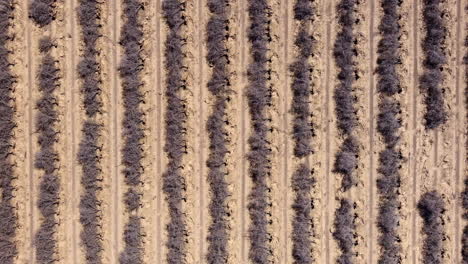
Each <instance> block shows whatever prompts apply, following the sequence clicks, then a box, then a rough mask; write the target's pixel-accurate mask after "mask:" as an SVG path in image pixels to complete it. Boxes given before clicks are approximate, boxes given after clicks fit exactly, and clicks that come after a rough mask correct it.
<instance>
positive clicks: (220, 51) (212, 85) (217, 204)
mask: <svg viewBox="0 0 468 264" xmlns="http://www.w3.org/2000/svg"><path fill="white" fill-rule="evenodd" d="M208 8H209V10H210V13H211V16H210V19H209V20H208V24H207V28H206V34H207V39H206V44H207V61H208V64H209V65H210V67H211V70H212V74H211V78H210V80H209V81H208V90H209V91H210V92H211V94H212V95H213V96H214V105H213V106H212V110H211V111H212V112H211V114H210V116H209V117H208V122H207V125H206V129H207V131H208V136H209V141H210V142H209V149H210V154H209V156H208V160H207V162H206V165H207V167H208V170H209V171H208V182H209V184H210V192H211V193H210V194H211V195H210V197H211V199H210V204H209V211H210V216H211V219H212V220H211V223H210V226H209V228H208V237H207V239H208V242H209V245H208V253H207V256H206V259H207V261H208V263H227V262H228V257H229V252H228V238H229V233H228V232H229V229H230V227H229V216H230V209H229V207H228V204H227V202H228V201H227V199H228V197H229V196H230V195H231V193H230V192H229V190H228V182H227V180H226V176H227V173H228V172H227V167H226V165H227V163H226V162H227V161H226V155H227V154H228V152H229V151H228V149H227V145H228V144H229V138H228V134H227V131H226V128H225V126H226V125H228V124H229V120H228V117H227V115H226V105H227V103H228V101H229V100H230V96H231V94H232V90H231V85H230V77H229V75H230V73H229V68H228V66H229V64H230V59H229V51H228V49H227V44H226V41H227V40H228V38H229V32H228V31H229V17H228V14H229V9H230V4H229V1H227V0H209V1H208Z"/></svg>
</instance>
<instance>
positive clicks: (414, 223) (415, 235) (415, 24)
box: [411, 0, 419, 264]
mask: <svg viewBox="0 0 468 264" xmlns="http://www.w3.org/2000/svg"><path fill="white" fill-rule="evenodd" d="M418 8H419V7H418V0H414V8H413V10H414V11H413V26H412V29H413V57H414V59H413V83H412V85H411V87H412V89H413V101H412V103H413V109H412V110H413V113H412V117H413V122H412V130H413V138H412V141H411V144H412V161H413V164H412V165H413V168H412V170H413V171H412V172H413V173H412V174H413V212H412V219H413V220H412V236H411V237H412V238H411V247H412V248H413V250H412V261H413V264H415V263H418V262H417V259H418V258H417V255H418V253H417V252H418V246H417V244H418V234H419V233H418V230H419V229H418V225H417V219H418V212H417V211H416V210H414V208H417V203H418V196H419V195H418V194H419V192H418V190H419V188H418V186H419V185H418V174H417V160H418V159H417V157H418V155H417V153H418V152H417V149H416V147H417V142H418V141H417V133H416V132H417V129H418V124H417V122H418V119H417V115H418V112H417V111H418V109H417V105H418V96H417V95H418V89H417V88H416V87H417V86H418V76H419V73H418V61H419V58H418V50H419V46H418V45H419V39H418V28H419V27H418V14H419V13H418Z"/></svg>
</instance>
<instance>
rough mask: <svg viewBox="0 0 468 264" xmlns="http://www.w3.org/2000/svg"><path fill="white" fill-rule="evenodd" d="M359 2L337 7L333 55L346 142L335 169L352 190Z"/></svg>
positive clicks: (348, 0)
mask: <svg viewBox="0 0 468 264" xmlns="http://www.w3.org/2000/svg"><path fill="white" fill-rule="evenodd" d="M355 9H356V1H355V0H342V1H341V2H340V3H339V4H338V6H337V13H338V22H339V25H340V30H339V31H338V33H337V36H336V40H335V44H334V47H333V56H334V58H335V63H336V66H337V68H338V76H337V78H338V81H339V84H338V86H337V87H336V88H335V93H334V95H333V97H334V99H335V113H336V117H337V126H338V130H339V131H340V133H341V134H342V135H343V138H344V142H343V144H342V146H341V147H340V150H339V151H338V153H337V155H336V159H335V164H334V172H336V173H340V174H341V175H342V176H343V180H342V183H341V187H342V189H343V190H344V191H346V190H349V188H351V187H352V186H353V185H355V184H356V181H357V180H356V178H355V176H354V170H355V169H356V167H357V158H358V145H357V144H358V142H357V139H356V138H354V136H353V130H354V128H355V127H356V125H357V115H356V112H357V110H356V108H355V106H354V104H355V103H356V96H355V95H354V94H353V87H352V85H353V83H354V81H355V78H356V76H357V74H358V73H357V69H356V66H355V62H354V58H355V56H356V55H357V51H356V46H355V37H354V35H353V28H354V25H355V23H356V18H355V12H356V11H355Z"/></svg>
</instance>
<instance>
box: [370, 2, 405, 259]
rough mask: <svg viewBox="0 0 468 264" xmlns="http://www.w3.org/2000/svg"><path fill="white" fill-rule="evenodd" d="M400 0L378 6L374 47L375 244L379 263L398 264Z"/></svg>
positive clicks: (399, 206)
mask: <svg viewBox="0 0 468 264" xmlns="http://www.w3.org/2000/svg"><path fill="white" fill-rule="evenodd" d="M399 5H401V1H398V0H389V1H384V2H382V3H381V8H382V11H383V16H382V19H381V21H380V25H379V31H380V35H381V39H380V41H379V44H378V48H377V53H378V58H377V68H376V73H377V74H378V75H377V76H378V79H377V80H378V81H377V91H378V92H379V95H380V101H379V105H378V107H379V114H378V116H377V131H378V132H379V133H380V135H381V136H382V138H383V141H384V144H385V149H384V150H382V151H381V152H380V155H379V167H378V172H379V173H380V175H381V176H380V177H379V178H378V179H377V188H378V193H379V214H378V217H377V226H378V228H379V230H380V234H379V245H380V246H381V249H382V250H381V253H380V258H379V263H381V264H387V263H389V264H390V263H400V262H401V259H402V257H401V239H400V237H399V235H398V232H397V230H398V226H399V220H400V208H401V203H400V201H399V199H398V198H399V193H400V190H399V188H400V173H399V169H400V168H401V162H402V160H403V157H402V154H401V152H400V151H399V150H398V149H397V144H398V142H399V140H400V136H399V129H400V127H401V117H400V114H401V108H400V104H399V102H398V101H397V99H396V98H395V97H394V95H395V94H397V93H400V92H401V85H400V77H399V76H398V74H397V66H398V64H401V59H400V54H401V53H400V46H401V44H400V41H399V38H400V34H401V33H400V25H399V15H398V11H397V10H398V8H399Z"/></svg>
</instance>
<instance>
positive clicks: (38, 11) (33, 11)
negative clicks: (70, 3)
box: [29, 0, 57, 27]
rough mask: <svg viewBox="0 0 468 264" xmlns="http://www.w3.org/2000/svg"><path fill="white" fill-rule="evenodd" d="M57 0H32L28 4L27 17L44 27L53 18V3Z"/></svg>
mask: <svg viewBox="0 0 468 264" xmlns="http://www.w3.org/2000/svg"><path fill="white" fill-rule="evenodd" d="M56 3H57V0H33V1H32V2H31V4H30V5H29V18H31V20H32V21H34V23H36V25H38V26H39V27H44V26H47V25H49V24H50V23H51V22H52V21H53V20H55V12H56V11H55V5H56Z"/></svg>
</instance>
